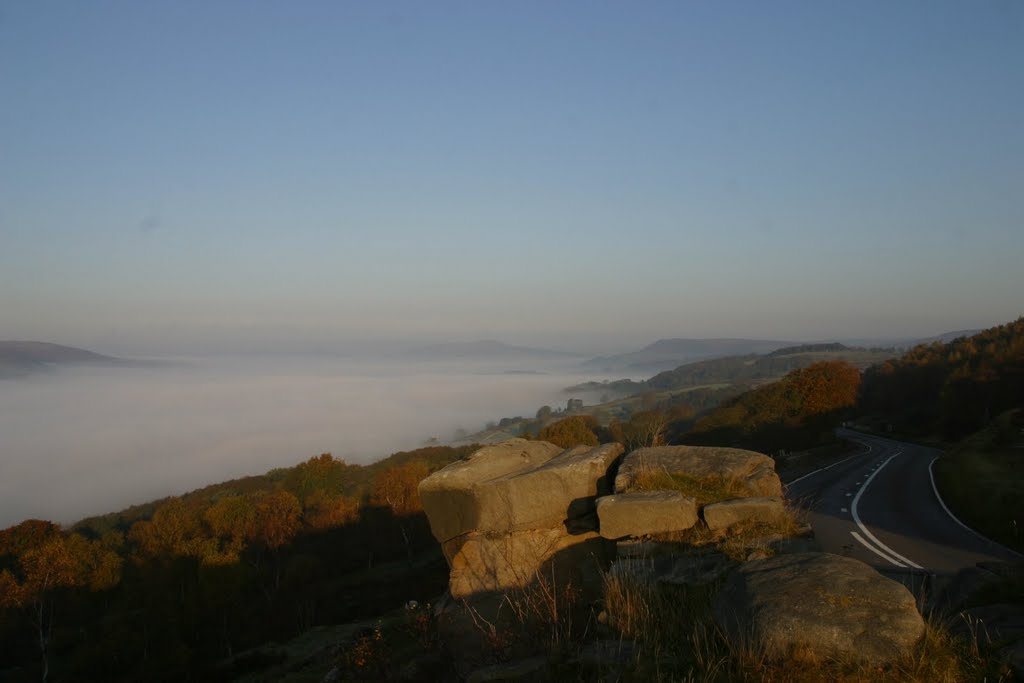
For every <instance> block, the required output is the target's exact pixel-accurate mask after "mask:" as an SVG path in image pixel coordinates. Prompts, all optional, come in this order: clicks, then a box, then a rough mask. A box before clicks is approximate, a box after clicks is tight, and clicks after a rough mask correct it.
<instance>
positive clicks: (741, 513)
mask: <svg viewBox="0 0 1024 683" xmlns="http://www.w3.org/2000/svg"><path fill="white" fill-rule="evenodd" d="M701 514H702V515H703V517H704V523H705V524H707V525H708V529H710V530H711V531H722V530H725V529H728V528H729V527H731V526H733V525H734V524H739V523H740V522H754V523H758V522H760V523H763V524H774V523H776V522H778V521H779V520H781V519H782V518H783V517H784V515H785V514H786V506H785V505H784V504H783V502H782V498H779V497H778V496H760V497H756V498H733V499H731V500H723V501H722V502H721V503H712V504H710V505H705V506H704V508H703V509H702V510H701Z"/></svg>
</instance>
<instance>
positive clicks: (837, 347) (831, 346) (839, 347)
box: [768, 342, 853, 356]
mask: <svg viewBox="0 0 1024 683" xmlns="http://www.w3.org/2000/svg"><path fill="white" fill-rule="evenodd" d="M840 351H853V349H852V348H850V347H849V346H847V345H846V344H840V343H839V342H828V343H823V344H801V345H799V346H787V347H785V348H781V349H777V350H775V351H772V352H771V353H769V354H768V355H769V356H791V355H793V354H795V353H836V352H840Z"/></svg>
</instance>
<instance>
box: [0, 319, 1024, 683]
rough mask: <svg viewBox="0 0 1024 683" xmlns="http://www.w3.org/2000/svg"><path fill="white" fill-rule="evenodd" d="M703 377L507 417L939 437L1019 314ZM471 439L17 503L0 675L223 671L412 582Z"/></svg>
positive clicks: (431, 546)
mask: <svg viewBox="0 0 1024 683" xmlns="http://www.w3.org/2000/svg"><path fill="white" fill-rule="evenodd" d="M785 358H786V356H784V355H783V356H777V357H775V360H783V359H785ZM716 362H717V361H708V362H707V363H709V364H715V363H716ZM723 362H725V361H723ZM758 362H760V361H758ZM663 375H665V373H662V375H659V377H662V376H663ZM655 379H657V378H655ZM652 381H654V380H652ZM693 381H698V380H697V379H696V378H694V379H693ZM700 391H705V392H710V393H707V396H705V395H704V394H701V393H699V392H700ZM715 391H717V390H710V389H709V390H696V391H694V392H687V393H684V394H679V395H675V396H670V397H669V398H659V397H658V396H657V394H655V393H654V392H648V393H645V394H643V395H642V396H641V398H640V400H639V401H638V408H637V409H636V410H635V411H633V412H632V414H630V415H629V416H628V418H615V417H612V418H610V419H607V420H602V419H599V417H595V416H594V415H588V414H578V415H568V416H564V415H558V414H553V413H552V412H551V410H550V408H547V407H545V408H542V409H541V410H540V411H538V415H537V418H536V419H533V420H523V419H522V418H518V419H517V420H519V422H517V423H516V424H519V425H520V427H521V432H522V435H523V436H526V437H528V438H540V439H544V440H548V441H551V442H553V443H556V444H558V445H560V446H563V447H566V448H568V447H571V446H573V445H577V444H589V445H596V444H598V443H603V442H609V441H619V442H622V443H624V444H626V446H627V448H630V449H632V448H637V447H642V446H654V445H660V444H665V443H691V444H715V445H731V446H741V447H746V448H754V449H757V450H762V451H764V452H767V453H772V454H774V453H775V452H777V451H778V450H780V449H783V450H792V449H802V448H808V447H811V446H815V445H818V444H820V443H823V442H825V441H828V440H830V439H831V438H833V437H832V430H833V428H834V427H835V425H836V424H838V422H839V421H841V420H845V419H848V418H849V417H851V416H854V415H856V416H863V415H871V416H874V417H876V418H878V419H881V420H885V421H887V422H888V423H890V424H893V425H896V426H897V427H898V428H900V429H902V430H906V431H915V432H919V433H928V432H931V433H935V432H941V433H943V434H945V435H946V436H950V437H955V436H959V435H962V434H965V433H967V432H969V431H972V430H974V429H977V428H979V427H981V426H984V425H985V424H986V423H987V422H988V421H989V420H990V419H991V418H992V416H995V415H997V414H998V413H1000V412H1002V411H1004V410H1007V409H1009V408H1013V407H1020V406H1022V405H1024V319H1020V320H1017V321H1016V322H1014V323H1010V324H1007V325H1002V326H999V327H996V328H992V329H990V330H987V331H985V332H983V333H981V334H978V335H976V336H974V337H970V338H964V339H958V340H956V341H954V342H952V343H949V344H932V345H928V346H919V347H917V348H915V349H912V350H911V351H909V352H908V353H906V354H904V355H903V356H902V357H901V358H898V359H894V360H891V361H886V362H884V363H882V364H880V365H877V366H874V367H871V368H869V369H868V370H867V371H865V372H863V373H862V372H861V371H860V370H859V369H858V368H857V367H855V366H854V365H851V364H850V363H848V362H845V361H834V360H833V361H822V362H818V363H814V364H812V365H810V366H808V367H799V368H796V369H793V370H791V371H790V372H789V374H787V375H786V376H785V377H784V378H783V379H781V380H779V381H777V382H773V383H770V384H763V385H760V386H756V387H753V388H751V389H750V390H749V391H743V392H742V393H739V394H738V395H733V396H732V397H731V398H728V399H727V400H725V401H724V402H721V403H719V401H720V400H721V397H722V395H721V394H717V393H715ZM737 391H739V390H735V389H734V394H735V392H737ZM710 396H714V397H715V400H712V399H710V398H708V397H710ZM702 401H704V402H702ZM476 448H477V447H476V446H463V447H459V448H452V447H446V446H435V447H429V448H422V449H419V450H415V451H408V452H401V453H395V454H393V455H392V456H390V457H388V458H386V459H384V460H382V461H380V462H377V463H374V464H373V465H369V466H359V465H350V464H347V463H345V462H344V461H342V460H338V459H335V458H333V457H332V456H331V455H329V454H323V455H320V456H317V457H313V458H310V459H309V460H307V461H305V462H302V463H300V464H298V465H296V466H294V467H289V468H282V469H277V470H272V471H270V472H268V473H267V474H265V475H262V476H255V477H247V478H243V479H238V480H234V481H229V482H225V483H221V484H216V485H212V486H208V487H206V488H203V489H200V490H197V491H194V492H192V493H189V494H186V495H184V496H180V497H174V498H168V499H165V500H161V501H156V502H153V503H148V504H146V505H141V506H136V507H132V508H128V509H126V510H123V511H121V512H117V513H112V514H109V515H105V516H101V517H95V518H90V519H87V520H83V521H82V522H80V523H78V524H76V525H75V526H74V527H73V528H71V529H61V528H59V527H58V526H56V525H54V524H51V523H49V522H46V521H40V520H28V521H25V522H23V523H21V524H19V525H17V526H14V527H12V528H9V529H6V530H3V531H0V643H2V644H3V646H2V647H0V678H2V679H4V680H12V681H21V680H25V681H37V680H40V679H43V680H45V679H47V677H49V678H50V679H52V680H83V679H87V680H111V681H117V680H124V681H128V680H168V681H169V680H175V681H178V680H222V679H226V678H231V677H232V676H234V675H237V674H239V673H242V672H244V671H246V670H248V669H253V670H258V669H260V668H261V667H265V666H266V665H267V664H268V662H266V661H264V660H262V659H260V658H259V657H258V656H251V655H247V654H245V651H246V650H247V649H248V648H252V647H254V646H256V645H259V644H261V643H266V642H268V641H283V640H287V639H288V638H291V637H293V636H295V635H297V634H300V633H303V632H304V631H307V630H308V629H310V628H311V627H313V626H317V625H321V624H333V623H343V622H349V621H353V620H356V619H361V618H368V617H372V616H375V615H377V614H380V613H382V612H385V611H387V610H389V609H394V608H395V607H398V606H400V605H402V604H404V603H405V602H406V601H407V600H410V599H416V600H420V601H424V602H425V601H427V600H431V599H433V598H434V597H436V596H437V595H438V594H440V593H441V592H442V591H443V589H444V586H445V585H446V581H447V567H446V565H445V563H444V560H443V557H442V556H441V553H440V550H439V547H438V545H437V543H436V542H435V541H434V539H433V538H432V536H431V534H430V532H429V527H428V524H427V522H426V518H425V516H424V515H423V513H422V508H421V506H420V502H419V497H418V493H417V484H418V482H419V481H420V480H421V479H423V478H424V477H425V476H427V475H428V474H429V473H431V472H433V471H436V470H438V469H440V468H441V467H443V466H445V465H446V464H448V463H450V462H453V461H455V460H457V459H460V458H463V457H465V456H467V455H468V454H469V453H471V452H473V451H474V450H475V449H476Z"/></svg>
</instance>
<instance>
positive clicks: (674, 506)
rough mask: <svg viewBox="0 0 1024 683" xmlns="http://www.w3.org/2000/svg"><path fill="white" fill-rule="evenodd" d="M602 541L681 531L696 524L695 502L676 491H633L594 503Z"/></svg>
mask: <svg viewBox="0 0 1024 683" xmlns="http://www.w3.org/2000/svg"><path fill="white" fill-rule="evenodd" d="M597 517H598V520H599V521H600V533H601V535H602V536H604V537H605V538H611V539H615V538H623V537H624V536H643V535H646V534H656V533H661V532H665V531H684V530H686V529H689V528H690V527H692V526H693V525H694V524H696V523H697V501H695V500H694V499H693V498H690V497H689V496H684V495H683V494H682V493H679V492H678V491H635V492H633V493H620V494H616V495H614V496H604V497H602V498H598V499H597Z"/></svg>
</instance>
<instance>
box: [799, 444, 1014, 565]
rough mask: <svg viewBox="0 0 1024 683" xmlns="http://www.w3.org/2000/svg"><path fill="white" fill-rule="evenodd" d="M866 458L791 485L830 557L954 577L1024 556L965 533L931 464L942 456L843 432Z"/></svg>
mask: <svg viewBox="0 0 1024 683" xmlns="http://www.w3.org/2000/svg"><path fill="white" fill-rule="evenodd" d="M838 433H839V435H840V436H842V437H845V438H847V439H850V440H851V441H854V442H856V443H858V444H860V445H861V447H862V448H861V450H860V451H858V452H857V453H854V454H853V455H850V456H848V457H846V458H844V459H841V460H839V461H837V462H835V463H833V464H831V465H829V466H827V467H823V468H820V469H818V470H815V471H814V472H811V473H809V474H805V475H803V476H801V477H797V478H794V479H792V480H791V481H788V482H786V496H787V497H788V498H789V499H790V500H793V501H797V502H799V503H800V504H802V505H803V506H805V507H806V508H807V509H808V515H809V517H810V519H809V521H810V523H811V526H813V527H814V533H815V537H816V538H817V540H818V542H819V543H820V544H821V547H822V549H823V550H825V551H826V552H830V553H836V554H840V555H848V556H851V557H854V558H856V559H858V560H862V561H863V562H866V563H868V564H870V565H872V566H873V567H875V568H876V569H878V570H880V571H885V572H886V573H892V572H912V573H927V574H951V573H953V572H956V571H957V570H960V569H963V568H964V567H971V566H974V565H975V564H977V563H978V562H984V561H1006V560H1020V559H1021V555H1019V554H1017V553H1015V552H1013V551H1012V550H1009V549H1008V548H1004V547H1003V546H1001V545H999V544H997V543H995V542H993V541H989V540H988V539H985V538H983V537H982V536H980V535H978V534H976V533H975V532H973V531H971V530H970V529H968V528H967V527H965V526H963V525H962V524H961V523H960V522H959V521H958V520H957V519H956V518H955V517H954V516H953V515H952V514H951V513H950V512H949V511H948V510H946V509H945V506H944V504H943V502H942V501H941V500H940V499H939V497H938V496H937V493H936V491H935V489H934V486H933V483H932V477H931V463H932V462H933V461H934V460H935V459H936V458H937V457H939V456H940V455H941V451H938V450H935V449H933V448H926V447H924V446H918V445H915V444H909V443H903V442H899V441H893V440H891V439H885V438H882V437H879V436H874V435H868V434H862V433H860V432H854V431H851V430H839V432H838Z"/></svg>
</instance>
